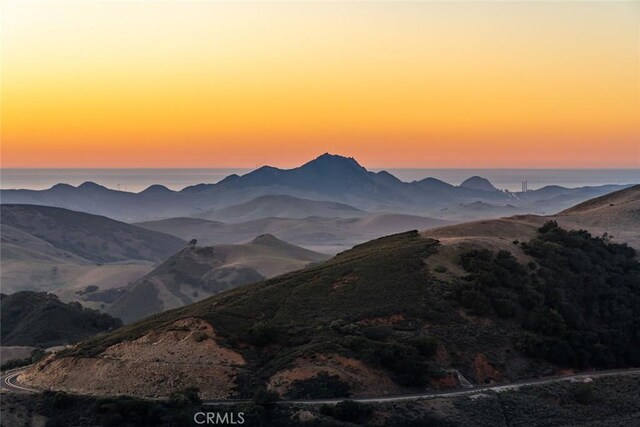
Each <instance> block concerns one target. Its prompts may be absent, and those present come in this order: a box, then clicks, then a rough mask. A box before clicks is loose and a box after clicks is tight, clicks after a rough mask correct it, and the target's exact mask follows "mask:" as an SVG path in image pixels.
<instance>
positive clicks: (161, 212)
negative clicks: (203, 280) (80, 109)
mask: <svg viewBox="0 0 640 427" xmlns="http://www.w3.org/2000/svg"><path fill="white" fill-rule="evenodd" d="M622 188H624V186H601V187H583V188H580V189H569V188H563V187H558V186H554V187H545V188H543V189H540V190H535V191H528V192H526V193H507V192H502V191H493V190H495V189H494V187H493V185H492V184H491V183H490V182H489V181H487V180H486V179H484V178H482V177H472V178H470V179H468V180H466V181H465V182H464V183H463V185H461V186H453V185H450V184H448V183H445V182H443V181H439V180H437V179H433V178H426V179H423V180H420V181H414V182H402V181H400V180H399V179H397V178H396V177H395V176H393V175H392V174H390V173H388V172H386V171H383V172H378V173H374V172H370V171H367V170H366V169H365V168H364V167H362V166H361V165H360V164H358V162H357V161H356V160H355V159H353V158H347V157H342V156H338V155H332V154H323V155H322V156H320V157H318V158H316V159H314V160H312V161H310V162H308V163H305V164H304V165H302V166H300V167H297V168H293V169H278V168H274V167H271V166H264V167H261V168H260V169H257V170H255V171H253V172H250V173H247V174H245V175H242V176H238V175H230V176H228V177H227V178H225V179H223V180H222V181H220V182H218V183H217V184H198V185H193V186H190V187H186V188H184V189H183V190H181V191H171V190H169V189H167V188H165V187H162V186H157V185H154V186H151V187H149V188H147V189H146V190H144V191H142V192H140V193H128V192H124V191H116V190H110V189H107V188H105V187H102V186H100V185H97V184H95V183H90V182H89V183H84V184H82V185H80V186H79V187H73V186H70V185H66V184H59V185H55V186H53V187H52V188H50V189H48V190H40V191H35V190H2V192H1V194H0V195H1V199H2V202H3V203H22V204H38V205H47V206H57V207H63V208H67V209H72V210H77V211H82V212H88V213H94V214H99V215H105V216H108V217H110V218H115V219H118V220H124V221H128V222H135V221H145V220H154V219H163V218H171V217H184V216H197V215H201V214H202V213H204V212H210V211H212V210H219V209H223V208H226V207H228V206H232V205H238V204H242V203H246V202H249V201H251V200H254V199H256V198H258V197H261V196H266V195H284V196H292V197H297V198H303V199H310V200H316V201H329V202H337V203H343V204H346V205H349V206H352V207H355V208H357V209H361V210H367V211H385V212H396V213H411V214H421V215H424V214H433V213H434V212H438V211H439V210H440V209H442V208H445V207H448V206H451V205H452V204H460V203H471V202H476V201H480V202H485V203H488V204H493V205H505V204H507V203H511V204H513V205H515V206H516V207H518V208H521V209H522V210H524V211H526V212H546V213H552V212H557V211H560V210H562V209H565V208H567V207H569V206H571V205H573V204H576V203H579V202H581V201H584V200H587V199H589V198H592V197H597V196H600V195H603V194H606V193H607V192H611V191H615V190H619V189H622ZM313 215H316V214H313Z"/></svg>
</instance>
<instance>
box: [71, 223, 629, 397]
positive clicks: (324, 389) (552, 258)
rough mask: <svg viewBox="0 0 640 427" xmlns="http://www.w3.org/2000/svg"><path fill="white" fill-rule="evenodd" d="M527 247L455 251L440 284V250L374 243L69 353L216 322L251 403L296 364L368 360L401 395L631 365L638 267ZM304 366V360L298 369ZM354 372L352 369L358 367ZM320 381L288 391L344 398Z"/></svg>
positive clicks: (553, 228)
mask: <svg viewBox="0 0 640 427" xmlns="http://www.w3.org/2000/svg"><path fill="white" fill-rule="evenodd" d="M513 245H514V247H515V246H516V245H518V246H520V247H522V248H523V249H524V251H525V253H526V254H527V255H528V256H529V257H530V258H531V261H530V262H529V263H528V264H527V265H522V264H519V263H518V262H517V261H516V260H515V258H514V257H513V256H512V255H511V254H510V253H509V252H507V251H501V252H498V253H492V252H490V251H485V250H469V251H464V252H461V253H459V254H458V256H459V259H458V262H460V263H461V264H462V265H463V267H464V268H465V269H466V272H467V274H466V275H465V276H463V277H459V278H455V279H452V280H451V281H450V282H448V283H447V282H442V281H439V280H437V279H436V278H435V276H434V275H433V274H432V273H431V271H435V270H439V269H441V266H437V265H431V264H430V260H429V257H430V256H431V255H432V254H434V253H436V252H437V251H438V248H439V244H438V242H437V241H436V240H432V239H425V238H423V237H421V236H420V234H419V233H417V232H415V231H412V232H407V233H402V234H397V235H394V236H389V237H385V238H382V239H378V240H374V241H371V242H368V243H366V244H363V245H359V246H357V247H355V248H354V249H352V250H350V251H346V252H343V253H341V254H338V255H337V256H336V257H334V258H332V259H331V260H329V261H327V262H324V263H322V264H320V265H317V266H314V267H310V268H307V269H305V270H301V271H297V272H294V273H289V274H285V275H282V276H279V277H277V278H274V279H271V280H267V281H264V282H261V283H258V284H255V285H250V286H246V287H243V288H239V289H235V290H232V291H229V292H225V293H222V294H219V295H217V296H214V297H212V298H209V299H206V300H203V301H201V302H198V303H195V304H192V305H189V306H186V307H183V308H180V309H176V310H172V311H169V312H166V313H162V314H160V315H157V316H153V317H151V318H147V319H145V320H143V321H140V322H137V323H134V324H132V325H129V326H127V327H124V328H122V329H119V330H118V331H115V332H114V333H112V334H108V335H105V336H101V337H98V338H95V339H92V340H90V341H87V342H85V343H82V344H81V345H80V346H78V347H76V348H74V349H73V350H70V351H68V352H66V353H64V354H63V355H64V356H79V357H94V356H98V355H99V354H100V353H101V352H102V351H103V350H105V349H106V348H107V347H109V346H111V345H113V344H115V343H118V342H121V341H124V340H131V339H134V338H137V337H139V336H141V335H143V334H145V333H147V332H148V331H150V330H157V331H163V330H170V329H171V327H172V326H171V324H172V323H173V322H175V321H176V320H177V319H182V318H187V317H196V318H200V319H204V320H206V321H207V322H209V323H211V325H213V326H214V328H215V330H216V331H217V334H218V338H216V339H217V340H218V341H219V342H220V343H221V344H222V345H223V346H226V347H229V348H231V349H234V350H235V351H238V352H240V353H241V354H242V355H243V357H244V359H245V360H246V362H247V363H246V365H245V366H244V368H243V370H242V373H241V375H239V376H238V378H237V379H236V383H237V384H236V385H237V394H238V395H247V394H249V393H251V390H254V389H255V387H257V386H262V385H264V384H265V382H269V381H272V382H273V378H274V375H276V374H277V373H282V372H286V370H287V369H290V368H291V367H293V366H300V364H301V363H303V367H306V368H310V367H314V366H315V367H317V366H319V365H321V364H322V363H323V362H322V361H323V360H324V359H323V357H325V355H338V356H340V357H345V358H348V360H352V361H359V362H363V363H364V364H365V365H366V366H368V367H371V368H372V369H375V370H378V371H379V372H384V373H385V375H388V378H389V379H390V380H391V381H393V383H394V384H396V385H397V386H398V387H400V388H401V389H406V390H410V389H424V387H425V386H429V387H439V386H441V385H443V384H449V385H455V384H456V381H455V379H453V380H452V378H453V376H452V371H451V370H452V369H456V370H458V371H459V372H461V373H462V374H463V375H464V376H465V377H466V378H468V379H469V380H471V381H472V382H476V383H482V382H493V381H508V380H516V379H521V378H527V377H532V376H537V375H543V374H552V373H553V372H554V370H557V369H558V368H576V369H579V368H588V367H597V368H600V367H621V366H629V365H640V340H639V339H638V331H640V286H639V284H640V264H639V263H638V262H637V260H635V259H634V256H635V252H634V250H633V249H631V248H629V247H627V246H626V245H618V244H611V243H610V242H608V241H607V239H603V238H594V237H592V236H591V235H589V234H588V233H587V232H584V231H565V230H563V229H561V228H559V227H558V226H557V224H555V223H553V222H550V223H547V224H545V226H543V227H541V228H540V229H539V230H538V235H537V237H535V238H534V239H532V240H531V241H529V242H526V243H524V244H521V243H519V242H514V243H513ZM301 360H302V361H303V362H300V361H301ZM354 363H355V362H354ZM353 386H354V384H351V383H349V382H348V381H347V380H346V379H345V378H342V377H339V376H336V375H330V374H327V373H326V372H324V373H320V374H318V375H315V376H313V377H309V378H305V379H303V380H298V381H294V383H293V384H292V386H291V387H289V388H288V389H287V390H286V395H288V396H296V397H304V396H309V397H313V396H321V395H325V396H326V395H328V394H330V393H333V392H332V390H336V389H338V390H343V391H344V393H345V394H346V393H351V392H353V391H354V390H353V388H352V387H353Z"/></svg>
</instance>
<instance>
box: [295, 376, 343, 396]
mask: <svg viewBox="0 0 640 427" xmlns="http://www.w3.org/2000/svg"><path fill="white" fill-rule="evenodd" d="M349 390H350V387H349V384H347V383H346V382H344V381H342V380H341V379H340V377H339V376H337V375H329V374H328V373H326V372H321V373H319V374H318V375H316V376H315V377H313V378H309V379H306V380H296V381H294V382H293V383H292V385H291V389H290V390H289V392H288V393H287V397H288V398H290V399H317V398H332V397H347V396H349Z"/></svg>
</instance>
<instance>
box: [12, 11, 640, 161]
mask: <svg viewBox="0 0 640 427" xmlns="http://www.w3.org/2000/svg"><path fill="white" fill-rule="evenodd" d="M0 8H1V9H0V14H1V19H2V22H1V24H2V29H1V48H2V51H1V55H2V56H1V60H2V63H1V66H2V68H1V107H2V108H1V137H2V141H1V147H0V148H1V165H2V167H3V168H11V167H25V168H45V167H46V168H70V167H77V168H98V167H101V168H122V167H140V168H152V167H176V168H184V167H190V168H191V167H254V166H255V165H256V164H270V165H274V166H279V167H291V166H295V165H298V164H300V163H302V162H304V161H306V160H309V159H311V158H313V157H315V156H317V155H319V154H322V153H324V152H332V153H337V154H343V155H347V156H353V157H355V158H356V159H357V160H358V161H359V162H360V163H362V164H366V165H367V166H368V167H425V168H434V167H443V168H444V167H463V168H464V167H469V168H478V167H485V168H492V167H496V168H518V167H522V168H554V167H555V168H558V167H560V168H563V167H567V168H636V167H640V2H635V1H628V2H607V1H600V2H581V1H546V2H508V1H503V2H397V1H351V2H339V1H306V2H267V1H259V2H247V1H244V2H213V1H211V2H196V1H162V2H151V1H103V2H96V1H75V2H61V1H55V2H54V1H50V2H28V1H6V2H3V3H2V5H1V6H0Z"/></svg>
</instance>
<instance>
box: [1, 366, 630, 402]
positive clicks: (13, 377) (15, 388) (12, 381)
mask: <svg viewBox="0 0 640 427" xmlns="http://www.w3.org/2000/svg"><path fill="white" fill-rule="evenodd" d="M27 368H29V366H25V367H22V368H18V369H14V370H12V371H8V372H4V373H2V376H0V380H1V383H0V387H1V388H2V390H3V391H9V392H12V393H23V394H24V393H39V392H40V390H36V389H33V388H29V387H25V386H24V385H20V384H18V382H17V379H18V376H19V375H20V374H21V373H22V372H23V371H24V370H26V369H27ZM623 375H640V368H631V369H614V370H607V371H590V372H581V373H579V374H574V375H566V376H560V377H544V378H537V379H532V380H527V381H519V382H515V383H506V384H493V385H488V386H474V387H469V388H466V389H463V390H447V391H430V392H426V393H418V394H403V395H397V396H372V397H353V398H337V399H312V400H279V401H277V402H276V403H277V404H284V405H287V404H296V405H323V404H327V405H335V404H336V403H339V402H342V401H344V400H353V401H356V402H361V403H386V402H402V401H411V400H422V399H435V398H439V397H456V396H466V395H473V394H479V393H483V392H500V391H506V390H516V389H518V388H520V387H526V386H532V385H539V384H550V383H555V382H561V381H578V380H581V379H586V378H600V377H613V376H623ZM149 400H158V399H149ZM248 402H251V400H248V399H225V400H208V401H205V402H203V405H210V406H213V405H234V404H238V403H248Z"/></svg>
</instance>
